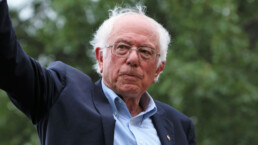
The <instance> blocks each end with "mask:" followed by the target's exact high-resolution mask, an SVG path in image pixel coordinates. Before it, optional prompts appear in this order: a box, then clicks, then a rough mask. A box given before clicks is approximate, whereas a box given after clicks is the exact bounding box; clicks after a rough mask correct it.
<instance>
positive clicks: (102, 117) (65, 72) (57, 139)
mask: <svg viewBox="0 0 258 145" xmlns="http://www.w3.org/2000/svg"><path fill="white" fill-rule="evenodd" d="M0 68H4V70H1V71H0V88H1V89H3V90H5V91H6V92H7V93H8V95H9V97H10V99H11V100H12V102H13V103H14V104H15V105H16V106H17V107H18V108H19V109H20V110H21V111H23V112H24V113H25V114H26V115H27V116H28V117H29V118H30V119H31V120H32V122H33V124H35V126H36V128H37V131H38V134H39V137H40V141H41V144H42V145H112V144H113V140H114V136H113V135H114V127H115V120H114V118H113V115H112V110H111V106H110V104H109V103H108V100H107V99H106V97H105V96H104V93H103V91H102V87H101V83H100V82H101V81H98V82H96V83H93V82H92V81H91V79H90V78H89V77H88V76H87V75H86V74H84V73H82V72H80V71H79V70H76V69H74V68H73V67H70V66H68V65H66V64H64V63H62V62H55V63H53V64H52V65H51V66H50V67H49V68H47V69H45V68H43V67H42V66H41V65H40V64H39V63H38V62H37V61H35V60H34V59H32V58H31V57H29V56H28V55H27V54H26V53H25V52H24V51H23V50H22V48H21V46H20V44H19V43H18V41H17V40H16V36H15V32H14V30H13V28H12V26H11V22H10V18H9V15H8V9H7V5H6V1H5V0H4V1H3V2H0ZM155 103H156V106H157V110H158V111H157V113H156V114H155V115H154V116H152V117H151V119H152V121H153V123H154V126H155V128H156V130H157V132H158V136H159V138H160V140H161V143H162V144H163V145H195V144H196V141H195V133H194V127H193V124H192V122H191V120H190V119H189V118H188V117H186V116H185V115H183V114H181V113H179V112H178V111H176V110H175V109H174V108H172V107H170V106H168V105H166V104H164V103H161V102H159V101H155Z"/></svg>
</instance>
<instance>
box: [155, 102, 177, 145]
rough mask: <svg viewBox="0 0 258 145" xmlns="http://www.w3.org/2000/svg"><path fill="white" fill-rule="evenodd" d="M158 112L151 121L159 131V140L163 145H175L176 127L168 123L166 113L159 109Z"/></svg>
mask: <svg viewBox="0 0 258 145" xmlns="http://www.w3.org/2000/svg"><path fill="white" fill-rule="evenodd" d="M157 108H158V111H157V113H156V114H154V115H153V116H152V117H151V119H152V121H153V124H154V126H155V128H156V130H157V133H158V136H159V139H160V141H161V144H162V145H175V134H174V125H173V123H172V122H170V121H168V120H167V118H166V116H165V111H164V110H163V109H162V108H160V107H158V106H157Z"/></svg>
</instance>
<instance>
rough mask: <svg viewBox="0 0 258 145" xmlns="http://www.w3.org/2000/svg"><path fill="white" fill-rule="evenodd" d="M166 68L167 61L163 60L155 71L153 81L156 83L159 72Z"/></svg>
mask: <svg viewBox="0 0 258 145" xmlns="http://www.w3.org/2000/svg"><path fill="white" fill-rule="evenodd" d="M164 68H165V61H162V62H161V64H160V65H159V66H158V68H157V70H156V72H155V76H154V79H153V83H155V82H156V81H157V80H158V77H159V74H160V73H161V72H162V71H163V69H164Z"/></svg>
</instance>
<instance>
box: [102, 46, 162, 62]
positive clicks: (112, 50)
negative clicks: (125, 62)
mask: <svg viewBox="0 0 258 145" xmlns="http://www.w3.org/2000/svg"><path fill="white" fill-rule="evenodd" d="M117 44H118V43H114V44H112V45H107V46H106V48H110V47H111V53H112V54H113V55H115V56H118V57H122V58H127V57H128V56H129V55H130V53H131V52H132V50H136V52H137V55H138V58H139V59H140V60H142V61H145V62H154V61H155V60H156V59H157V58H158V57H160V53H157V51H156V50H155V49H153V48H150V47H137V48H134V47H133V46H132V45H130V44H126V45H127V46H130V50H129V51H128V52H127V54H126V55H119V54H116V53H115V52H114V49H115V47H116V45H117ZM139 48H148V49H151V50H152V51H153V53H154V55H153V57H154V58H153V59H152V58H150V59H147V60H146V59H143V58H142V57H141V55H139Z"/></svg>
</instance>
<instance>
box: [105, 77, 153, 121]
mask: <svg viewBox="0 0 258 145" xmlns="http://www.w3.org/2000/svg"><path fill="white" fill-rule="evenodd" d="M101 84H102V89H103V92H104V94H105V96H106V98H107V99H108V102H109V104H110V105H111V108H112V111H113V113H114V114H115V112H117V110H118V108H117V106H116V100H118V101H123V100H122V99H121V98H120V97H119V96H118V95H117V94H116V93H115V92H114V91H113V90H111V89H110V88H108V87H107V86H106V85H105V84H104V82H103V79H102V80H101ZM140 104H141V105H142V106H143V108H144V111H143V112H141V113H140V114H139V115H137V116H142V117H143V118H142V119H145V118H148V117H151V116H152V115H154V114H155V113H156V112H157V107H156V104H155V102H154V100H153V99H152V97H151V96H150V94H149V93H148V92H145V93H144V94H143V95H142V98H141V100H140Z"/></svg>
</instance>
